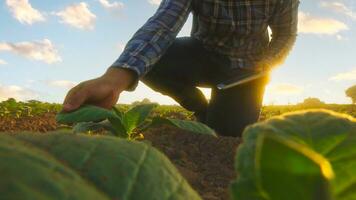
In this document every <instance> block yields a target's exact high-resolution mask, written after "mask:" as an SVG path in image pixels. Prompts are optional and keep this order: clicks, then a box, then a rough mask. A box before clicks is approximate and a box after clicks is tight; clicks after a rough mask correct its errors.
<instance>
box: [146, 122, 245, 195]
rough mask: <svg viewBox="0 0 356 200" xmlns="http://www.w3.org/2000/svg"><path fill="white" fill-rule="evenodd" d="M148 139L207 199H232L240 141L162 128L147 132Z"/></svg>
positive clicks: (166, 127)
mask: <svg viewBox="0 0 356 200" xmlns="http://www.w3.org/2000/svg"><path fill="white" fill-rule="evenodd" d="M144 136H145V140H148V141H151V143H152V145H153V146H154V147H156V148H157V149H159V150H160V151H162V152H163V153H164V154H166V155H167V156H168V158H170V160H171V161H172V162H173V164H174V165H175V166H176V167H177V168H178V170H179V171H180V172H181V174H182V175H183V176H184V177H185V178H186V179H187V180H188V182H189V183H190V185H191V186H192V187H193V188H194V189H195V190H196V191H197V192H198V193H199V194H200V195H201V196H202V198H203V199H204V200H227V199H229V192H228V190H229V184H230V182H231V181H232V180H234V179H235V172H234V157H235V153H236V149H237V146H238V145H239V143H240V139H238V138H232V137H219V138H215V137H211V136H206V135H200V134H194V133H190V132H187V131H182V130H179V129H177V128H173V127H168V126H164V127H160V128H156V129H151V130H150V131H148V132H146V133H144Z"/></svg>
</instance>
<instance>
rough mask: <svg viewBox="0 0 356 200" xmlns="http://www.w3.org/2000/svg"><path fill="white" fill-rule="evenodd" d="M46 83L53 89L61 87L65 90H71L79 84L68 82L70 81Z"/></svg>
mask: <svg viewBox="0 0 356 200" xmlns="http://www.w3.org/2000/svg"><path fill="white" fill-rule="evenodd" d="M45 83H46V84H47V85H49V86H52V87H59V88H65V89H70V88H72V87H74V86H76V85H77V84H78V83H77V82H74V81H68V80H54V81H45Z"/></svg>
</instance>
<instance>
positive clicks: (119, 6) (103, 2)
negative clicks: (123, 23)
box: [98, 0, 124, 9]
mask: <svg viewBox="0 0 356 200" xmlns="http://www.w3.org/2000/svg"><path fill="white" fill-rule="evenodd" d="M98 1H99V3H100V4H101V5H102V6H103V7H104V8H107V9H122V8H123V7H124V3H122V2H117V1H115V2H113V3H110V2H109V0H98Z"/></svg>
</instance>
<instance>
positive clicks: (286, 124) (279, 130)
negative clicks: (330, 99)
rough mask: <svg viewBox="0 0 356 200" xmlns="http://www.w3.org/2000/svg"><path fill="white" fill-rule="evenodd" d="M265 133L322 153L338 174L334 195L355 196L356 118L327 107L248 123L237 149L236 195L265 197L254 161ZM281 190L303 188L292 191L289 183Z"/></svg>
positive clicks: (345, 199)
mask: <svg viewBox="0 0 356 200" xmlns="http://www.w3.org/2000/svg"><path fill="white" fill-rule="evenodd" d="M262 134H266V135H267V134H273V135H277V136H279V137H282V138H286V139H287V140H291V141H293V142H295V143H298V144H300V145H304V146H306V147H308V148H309V149H310V150H312V151H314V152H316V153H318V154H320V155H321V156H322V157H324V158H325V159H326V160H327V161H328V162H329V163H330V164H331V167H332V169H333V171H334V174H335V178H334V179H333V180H331V186H330V190H331V194H332V197H333V198H334V199H335V200H353V199H356V193H355V192H354V191H356V176H355V174H356V159H355V158H356V145H355V144H356V119H354V118H352V117H350V116H347V115H343V114H338V113H335V112H331V111H326V110H308V111H303V112H295V113H290V114H285V115H282V116H280V117H275V118H272V119H270V120H268V121H265V122H262V123H258V124H255V125H252V126H250V127H248V128H247V129H246V130H245V132H244V134H243V141H244V143H243V144H242V145H240V147H239V149H238V151H237V156H236V170H237V173H238V174H239V176H238V178H237V180H236V181H235V182H234V183H233V184H232V185H231V194H232V195H231V196H232V197H233V199H239V200H251V199H254V200H262V199H266V198H265V196H266V195H265V194H263V193H261V191H260V189H259V188H258V185H259V184H258V178H257V177H258V176H257V174H256V171H257V170H256V162H255V161H256V152H257V149H258V148H259V147H258V144H257V141H258V136H259V135H262ZM300 184H301V185H303V184H307V183H300ZM244 189H245V190H244ZM300 189H303V188H300ZM280 190H283V191H290V193H289V194H290V195H291V196H293V194H295V193H297V192H303V191H291V189H290V187H289V185H288V184H287V183H286V184H285V185H284V186H281V188H280Z"/></svg>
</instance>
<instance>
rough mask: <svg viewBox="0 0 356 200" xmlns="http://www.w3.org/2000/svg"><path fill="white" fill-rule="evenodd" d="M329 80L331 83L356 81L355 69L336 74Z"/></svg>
mask: <svg viewBox="0 0 356 200" xmlns="http://www.w3.org/2000/svg"><path fill="white" fill-rule="evenodd" d="M329 80H331V81H356V68H355V69H353V70H351V71H349V72H344V73H339V74H336V75H335V76H333V77H331V78H330V79H329Z"/></svg>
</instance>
